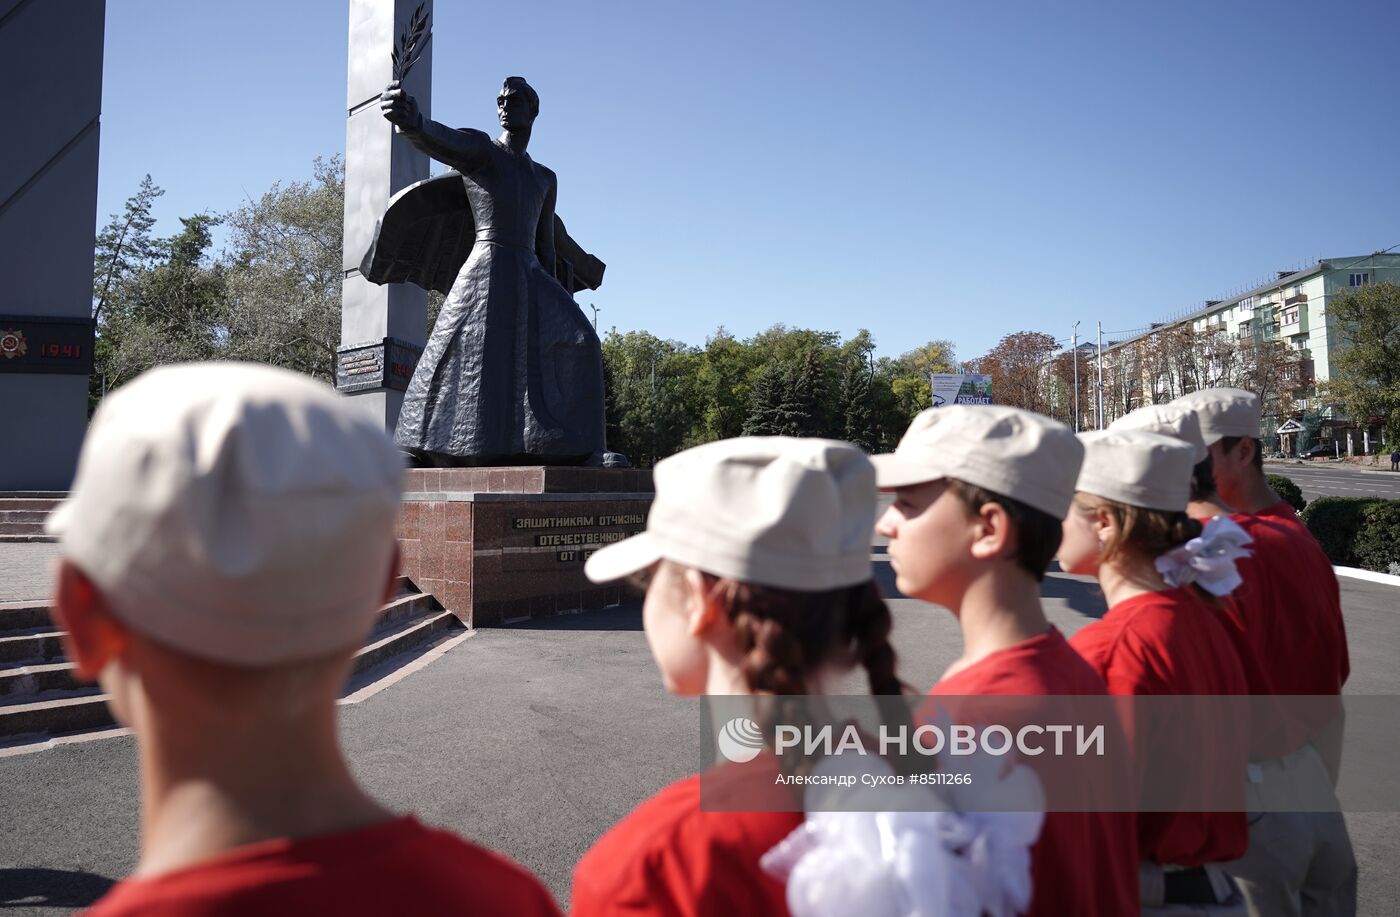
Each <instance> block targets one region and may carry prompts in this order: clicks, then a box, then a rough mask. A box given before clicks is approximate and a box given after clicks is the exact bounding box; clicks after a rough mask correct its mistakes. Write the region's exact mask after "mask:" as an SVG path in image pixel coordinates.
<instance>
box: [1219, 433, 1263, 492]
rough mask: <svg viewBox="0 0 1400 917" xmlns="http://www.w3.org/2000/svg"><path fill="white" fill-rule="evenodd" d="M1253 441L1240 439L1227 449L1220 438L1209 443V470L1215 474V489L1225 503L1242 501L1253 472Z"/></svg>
mask: <svg viewBox="0 0 1400 917" xmlns="http://www.w3.org/2000/svg"><path fill="white" fill-rule="evenodd" d="M1253 459H1254V452H1253V443H1252V442H1251V441H1250V440H1246V439H1241V440H1240V441H1239V442H1237V443H1235V448H1233V449H1229V450H1227V449H1226V448H1225V446H1224V443H1223V441H1222V440H1216V441H1215V442H1213V443H1211V444H1210V462H1211V471H1212V472H1214V474H1215V490H1216V492H1217V493H1218V494H1220V499H1222V500H1224V501H1225V502H1226V503H1231V504H1233V503H1238V502H1243V492H1244V488H1245V486H1246V484H1247V483H1248V481H1249V476H1250V474H1251V473H1253V472H1254V464H1253Z"/></svg>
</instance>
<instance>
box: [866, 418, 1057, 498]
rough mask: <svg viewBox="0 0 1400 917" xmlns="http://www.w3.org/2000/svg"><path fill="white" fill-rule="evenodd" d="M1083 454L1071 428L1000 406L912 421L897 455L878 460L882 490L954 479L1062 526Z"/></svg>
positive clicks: (882, 457)
mask: <svg viewBox="0 0 1400 917" xmlns="http://www.w3.org/2000/svg"><path fill="white" fill-rule="evenodd" d="M1083 460H1084V447H1083V446H1082V445H1081V444H1080V442H1079V440H1077V439H1075V437H1074V433H1073V432H1072V431H1071V430H1070V428H1069V427H1067V426H1065V425H1064V424H1062V423H1059V422H1058V421H1054V420H1051V419H1050V418H1049V417H1044V416H1042V415H1040V414H1035V413H1032V412H1031V411H1022V410H1020V409H1019V408H1010V407H1005V406H1003V405H968V404H955V405H951V406H949V407H942V408H929V409H928V410H926V411H923V412H921V413H920V414H919V415H918V416H917V417H915V418H914V422H913V423H911V424H910V425H909V429H908V431H906V432H905V434H904V438H903V439H901V440H900V441H899V447H898V448H897V449H896V450H895V451H894V454H892V455H877V456H874V462H875V471H876V474H877V476H878V481H879V485H880V487H881V488H882V489H889V488H894V487H906V486H909V485H911V484H923V483H925V482H927V481H937V480H940V479H942V478H956V479H957V480H959V481H964V482H966V483H968V484H973V485H976V486H977V487H982V488H985V489H987V490H990V491H992V492H993V493H996V494H1000V495H1001V496H1003V497H1010V498H1011V499H1013V500H1017V501H1019V502H1021V503H1024V504H1026V505H1027V506H1030V507H1033V508H1035V509H1038V510H1040V511H1041V512H1043V513H1048V514H1050V515H1051V516H1054V517H1055V518H1056V519H1063V518H1064V517H1065V514H1066V513H1067V512H1069V504H1070V501H1071V500H1073V499H1074V482H1075V479H1076V477H1077V476H1078V475H1079V465H1080V463H1081V462H1082V461H1083Z"/></svg>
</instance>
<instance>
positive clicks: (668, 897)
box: [570, 759, 802, 917]
mask: <svg viewBox="0 0 1400 917" xmlns="http://www.w3.org/2000/svg"><path fill="white" fill-rule="evenodd" d="M760 760H762V759H760ZM755 770H756V769H755V768H750V767H744V768H739V767H734V766H731V765H721V766H720V767H718V768H715V769H713V770H711V771H709V772H707V773H706V775H705V780H706V793H707V794H709V793H711V792H715V793H720V794H722V793H723V788H722V787H717V786H716V784H717V783H719V782H720V781H723V780H726V779H729V778H731V777H732V778H734V779H736V780H747V779H752V777H753V775H754V773H755ZM773 772H774V773H775V772H776V771H773ZM772 783H773V780H772V777H771V776H768V777H767V778H766V784H767V785H768V786H771V785H772ZM738 793H739V794H740V795H741V796H742V795H745V791H744V789H743V788H739V789H738ZM801 824H802V813H800V812H702V811H700V776H699V775H698V774H697V775H695V776H692V777H687V778H685V779H684V780H680V781H678V782H676V783H673V784H671V785H670V786H668V787H666V788H665V789H664V790H662V791H661V792H659V793H657V794H656V795H655V796H653V797H651V798H650V799H648V800H646V801H645V802H643V803H642V804H641V805H639V806H637V808H636V809H634V810H632V812H631V814H629V815H628V816H627V817H626V818H624V819H623V820H622V821H620V822H618V823H617V824H616V825H614V826H613V827H612V828H611V829H610V830H609V831H608V832H607V833H606V834H604V835H603V836H602V837H601V838H599V839H598V842H597V843H596V844H594V845H593V847H592V849H590V850H589V851H588V852H587V853H586V854H584V855H583V859H581V860H579V862H578V865H577V866H576V867H575V868H574V891H573V906H572V907H571V909H570V914H571V915H572V917H593V915H599V914H627V915H640V914H656V915H666V917H702V915H715V917H738V915H741V914H773V915H778V917H783V915H786V914H787V913H788V910H787V889H786V886H785V885H784V883H782V882H780V881H778V880H777V879H775V878H773V877H772V876H770V875H768V874H767V873H765V872H763V871H762V870H761V869H760V868H759V865H758V861H759V858H760V857H762V856H763V855H764V854H765V853H767V852H768V851H769V850H771V849H772V848H773V847H776V846H777V845H778V843H779V842H780V841H782V840H783V838H785V837H787V836H788V835H789V834H791V833H792V832H793V831H794V830H795V829H796V828H797V827H798V826H800V825H801Z"/></svg>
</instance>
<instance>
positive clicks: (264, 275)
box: [222, 158, 345, 381]
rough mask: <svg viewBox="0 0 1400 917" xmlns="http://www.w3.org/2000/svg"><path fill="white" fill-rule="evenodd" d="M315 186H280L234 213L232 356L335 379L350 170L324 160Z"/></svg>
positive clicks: (227, 320) (228, 322) (228, 266)
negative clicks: (342, 255)
mask: <svg viewBox="0 0 1400 917" xmlns="http://www.w3.org/2000/svg"><path fill="white" fill-rule="evenodd" d="M312 172H313V177H312V178H311V180H310V181H304V182H297V181H293V182H287V183H286V184H282V183H281V182H278V183H276V184H274V185H273V186H272V187H271V188H270V189H268V190H267V191H266V192H265V193H264V194H263V195H262V196H261V197H259V198H258V199H257V200H256V201H255V200H251V199H250V200H248V201H247V202H245V203H244V204H243V206H241V207H239V208H238V209H237V210H234V211H232V212H231V213H229V214H227V215H226V217H225V219H226V221H227V224H228V227H229V237H228V247H227V250H226V251H225V252H224V256H223V259H222V264H223V265H224V269H225V275H226V283H227V290H226V299H225V304H224V305H225V311H224V315H223V322H224V324H225V326H226V328H227V340H226V342H225V343H226V346H225V354H224V355H225V356H227V357H228V358H230V359H236V360H253V361H257V362H261V363H271V364H273V365H275V366H282V367H286V368H287V369H293V370H296V371H297V372H303V373H306V374H307V375H311V376H315V377H316V378H319V379H323V380H326V381H331V380H332V379H333V378H334V366H335V352H336V347H337V345H338V344H339V342H340V304H341V303H340V300H341V294H340V288H341V279H342V277H343V272H342V269H341V242H342V231H343V226H344V220H345V170H344V168H343V167H342V166H341V163H340V161H339V159H330V160H323V159H319V158H318V159H317V160H316V161H315V163H314V165H313V169H312Z"/></svg>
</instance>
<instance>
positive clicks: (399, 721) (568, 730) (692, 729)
mask: <svg viewBox="0 0 1400 917" xmlns="http://www.w3.org/2000/svg"><path fill="white" fill-rule="evenodd" d="M878 550H879V549H878V548H877V551H878ZM876 572H877V575H878V576H879V578H880V579H881V581H882V585H884V586H886V587H892V585H893V584H892V577H891V575H890V571H889V566H888V564H887V563H884V562H880V563H877V564H876ZM1044 595H1045V596H1046V605H1047V609H1048V612H1049V615H1050V617H1051V619H1052V620H1053V621H1054V622H1055V623H1056V624H1057V625H1058V626H1059V627H1060V628H1061V630H1063V631H1064V632H1066V633H1072V632H1073V631H1075V630H1077V629H1078V628H1079V627H1081V626H1083V625H1084V624H1085V623H1086V622H1087V621H1089V620H1091V619H1092V618H1094V617H1097V616H1098V615H1099V614H1101V613H1102V610H1103V603H1102V599H1101V598H1100V596H1099V594H1098V590H1097V587H1096V586H1094V585H1093V584H1092V583H1090V582H1086V581H1085V580H1083V579H1082V578H1078V577H1070V576H1065V575H1062V574H1052V575H1051V576H1050V577H1049V578H1048V579H1047V581H1046V585H1045V589H1044ZM1397 596H1400V591H1397V590H1396V589H1394V588H1392V587H1386V586H1379V585H1375V584H1371V583H1364V582H1356V581H1352V580H1345V581H1343V601H1344V604H1345V607H1346V613H1347V622H1348V627H1349V628H1350V631H1351V646H1352V652H1353V668H1354V672H1355V674H1354V676H1353V678H1352V681H1351V683H1350V684H1349V685H1348V689H1349V691H1355V692H1359V693H1388V694H1397V693H1400V671H1397V669H1396V667H1395V665H1394V659H1395V658H1396V653H1397V649H1400V639H1397V635H1400V608H1397V606H1398V605H1400V602H1397V601H1396V598H1397ZM891 607H892V610H893V613H894V615H895V620H896V627H895V637H896V639H895V643H896V650H897V651H898V653H899V657H900V672H901V674H902V676H903V677H904V679H905V680H906V681H907V682H909V683H910V684H913V685H915V686H918V687H927V686H928V685H931V684H932V683H933V682H934V681H936V680H937V678H938V676H939V675H940V673H941V672H942V671H943V669H944V668H945V667H946V666H947V665H948V664H949V663H950V662H951V661H952V660H953V659H954V658H955V657H956V655H957V647H958V643H959V639H958V632H957V625H956V622H955V621H954V620H953V618H952V616H951V615H949V614H948V613H947V612H946V611H944V610H943V609H939V608H936V607H933V606H929V605H925V604H924V603H921V602H916V601H913V600H909V599H903V598H896V599H894V600H892V601H891ZM698 721H699V706H698V704H697V703H696V702H695V701H688V700H680V699H676V698H673V697H670V696H669V695H667V694H666V692H665V691H664V689H663V688H662V686H661V683H660V680H659V678H658V677H657V674H656V671H655V668H654V665H653V663H652V661H651V657H650V654H649V652H648V650H647V646H646V641H645V637H644V636H643V634H642V633H641V630H640V614H639V612H638V608H637V606H636V605H635V604H632V605H630V606H626V607H622V608H617V609H611V610H608V611H603V612H593V613H589V614H583V615H576V616H568V617H563V618H559V619H555V620H553V621H550V622H546V623H545V624H542V625H537V626H527V627H517V628H509V629H497V630H486V631H481V632H480V633H478V634H477V636H475V637H473V638H472V639H470V640H467V641H465V642H463V643H462V644H460V645H459V646H457V647H456V648H455V649H453V650H451V651H450V652H448V653H447V654H445V655H444V656H443V657H442V658H441V659H439V660H438V661H436V662H434V663H433V664H432V665H430V666H428V667H427V668H425V669H423V670H422V671H420V672H418V673H416V674H414V675H412V676H410V677H409V678H406V679H405V680H403V681H401V682H399V683H398V684H396V685H394V686H392V687H391V688H389V689H388V690H385V691H383V692H382V693H380V694H377V695H375V696H374V697H371V698H369V699H368V700H366V701H364V702H363V703H361V704H358V705H356V706H352V707H345V708H342V714H341V724H342V732H343V736H344V743H345V746H346V749H347V752H348V754H349V757H350V760H351V762H352V766H353V768H354V770H355V772H356V774H357V775H358V776H359V777H360V778H361V779H362V780H363V781H364V783H365V784H366V786H367V787H368V788H369V789H370V791H371V792H373V793H375V794H376V795H378V796H379V797H380V798H382V799H384V800H385V801H386V802H387V803H388V804H390V805H392V806H394V807H397V808H399V809H402V810H413V811H416V812H418V813H419V814H420V815H421V816H422V817H423V818H424V819H425V820H427V821H429V822H431V823H435V824H440V825H445V826H448V827H450V828H452V829H454V830H456V831H459V832H461V833H462V834H464V835H467V836H468V837H472V838H475V839H477V840H478V841H481V842H483V843H486V844H489V845H491V846H493V847H496V848H498V849H500V850H503V851H504V852H506V853H507V854H509V855H510V856H512V857H514V858H516V859H517V860H519V861H520V862H522V863H524V864H525V865H526V866H528V867H529V868H531V869H533V870H535V871H536V872H537V873H538V874H539V875H540V876H541V877H542V878H543V879H544V881H545V882H546V883H547V884H548V885H549V887H550V889H551V890H552V891H553V892H554V894H555V895H556V896H557V897H558V898H559V899H560V900H561V901H565V900H566V899H567V896H568V891H569V881H570V873H571V870H572V865H573V863H574V862H575V861H576V860H577V859H578V857H579V856H580V855H581V854H582V853H583V852H584V851H585V850H586V849H587V848H588V847H589V845H591V844H592V843H593V841H594V840H595V839H596V838H597V837H598V836H599V834H601V833H602V832H603V831H604V830H605V829H606V828H607V827H608V826H610V825H611V824H613V823H614V822H615V821H617V819H619V818H621V817H622V816H623V815H625V814H626V813H627V812H628V811H629V810H630V809H631V808H632V807H633V806H634V805H636V803H637V802H638V801H640V800H641V799H643V798H645V797H646V796H647V795H649V794H651V793H653V792H655V791H656V790H658V789H660V788H661V787H662V786H664V785H665V784H667V783H668V782H670V781H672V780H675V779H677V778H679V777H681V776H683V775H685V774H687V773H691V772H692V771H693V769H694V768H695V767H696V766H697V764H698V761H699V747H698ZM0 787H3V792H2V793H0V807H3V821H0V825H3V827H0V908H6V910H7V913H15V914H36V915H53V914H61V913H66V912H68V911H70V910H72V909H74V908H77V907H80V906H81V905H83V904H85V903H87V902H89V901H91V900H92V899H93V898H94V897H96V896H97V895H98V894H100V893H101V892H102V890H103V889H104V888H106V887H107V886H108V885H109V883H110V882H111V881H112V880H114V879H116V878H117V877H119V876H121V875H123V874H124V873H126V872H127V871H128V870H130V869H131V867H132V865H133V864H134V863H135V861H136V852H137V849H136V836H137V835H136V830H137V782H136V755H135V744H134V741H133V740H132V739H131V738H113V739H103V740H100V741H93V742H87V743H83V744H79V745H70V746H65V747H60V748H57V749H54V750H52V751H46V752H40V753H36V754H29V755H22V756H17V757H9V758H0ZM1348 824H1349V825H1350V828H1351V831H1352V836H1353V839H1354V841H1355V844H1356V847H1357V851H1358V858H1359V860H1360V862H1361V868H1362V879H1361V881H1362V886H1361V894H1362V907H1361V913H1362V914H1367V915H1369V914H1384V913H1393V904H1394V902H1395V901H1396V900H1400V874H1397V873H1396V871H1395V869H1394V863H1395V862H1396V861H1397V859H1400V815H1395V814H1365V815H1359V816H1349V818H1348ZM21 902H23V904H21ZM11 908H13V910H11Z"/></svg>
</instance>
